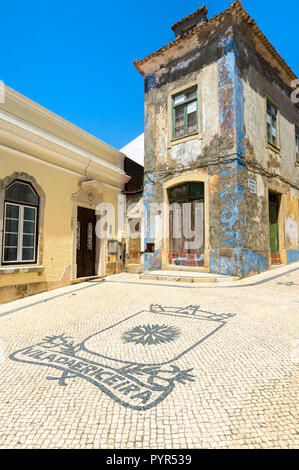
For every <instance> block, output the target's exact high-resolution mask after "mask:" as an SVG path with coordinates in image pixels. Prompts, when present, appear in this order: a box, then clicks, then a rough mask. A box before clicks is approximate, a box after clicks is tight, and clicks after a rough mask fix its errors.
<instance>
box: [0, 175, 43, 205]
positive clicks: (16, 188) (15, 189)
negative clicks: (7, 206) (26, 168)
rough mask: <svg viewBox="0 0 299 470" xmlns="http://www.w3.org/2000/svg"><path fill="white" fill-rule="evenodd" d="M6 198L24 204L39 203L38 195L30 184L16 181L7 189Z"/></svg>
mask: <svg viewBox="0 0 299 470" xmlns="http://www.w3.org/2000/svg"><path fill="white" fill-rule="evenodd" d="M5 199H7V200H9V201H14V202H22V203H24V204H32V205H35V206H37V205H38V196H37V194H36V193H35V191H34V190H33V189H32V187H31V186H30V185H29V184H26V183H22V182H20V181H16V182H15V183H13V184H11V185H10V186H9V187H8V188H7V190H6V191H5Z"/></svg>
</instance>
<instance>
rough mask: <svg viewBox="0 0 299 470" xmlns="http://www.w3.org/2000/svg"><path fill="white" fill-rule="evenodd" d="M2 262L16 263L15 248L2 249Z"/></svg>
mask: <svg viewBox="0 0 299 470" xmlns="http://www.w3.org/2000/svg"><path fill="white" fill-rule="evenodd" d="M4 261H17V248H4Z"/></svg>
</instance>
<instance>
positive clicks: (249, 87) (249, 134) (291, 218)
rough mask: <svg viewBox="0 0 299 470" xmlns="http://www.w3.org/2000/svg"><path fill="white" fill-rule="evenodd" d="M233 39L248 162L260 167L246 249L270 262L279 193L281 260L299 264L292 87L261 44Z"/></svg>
mask: <svg viewBox="0 0 299 470" xmlns="http://www.w3.org/2000/svg"><path fill="white" fill-rule="evenodd" d="M235 37H236V42H237V44H238V48H239V50H242V54H240V57H239V61H238V67H239V70H240V73H242V77H243V83H244V103H245V109H244V111H245V131H246V134H245V148H246V150H245V152H246V159H247V160H248V161H249V162H250V163H251V164H252V166H257V167H258V168H256V169H255V170H253V171H252V172H250V173H249V177H250V178H252V179H255V180H256V181H257V194H256V195H251V194H250V193H249V192H248V194H247V207H248V210H247V222H246V225H247V230H248V239H247V242H248V247H249V248H251V249H252V247H253V246H256V245H257V244H258V245H259V246H258V251H260V252H263V251H264V252H265V253H267V256H268V259H270V243H269V212H268V210H269V209H268V193H269V190H270V191H274V192H277V193H280V194H281V195H282V197H281V203H280V217H279V218H280V220H279V239H280V255H281V259H282V261H283V262H285V263H289V262H292V261H294V260H298V259H299V236H298V233H299V214H298V200H299V190H298V189H297V188H299V166H298V165H296V155H295V153H296V152H295V127H294V123H297V124H299V107H298V106H295V105H294V104H293V103H292V102H291V100H290V93H291V88H290V87H288V86H287V85H286V84H285V83H284V82H282V80H281V78H280V76H279V75H278V73H277V71H276V70H275V68H274V64H270V63H267V62H266V61H265V60H264V58H263V57H262V56H261V49H260V47H259V45H256V48H254V47H253V45H252V44H251V43H249V42H248V38H246V32H245V31H240V30H238V31H237V32H236V35H235ZM267 99H269V100H270V101H272V102H273V104H275V105H276V107H277V108H278V110H279V111H278V127H279V150H275V149H273V148H272V147H271V146H270V145H269V144H268V142H267V125H266V101H267ZM260 167H262V168H263V169H265V170H266V171H267V174H264V173H263V171H262V170H261V169H260ZM292 184H293V185H294V186H292ZM296 186H297V187H296ZM256 233H258V234H259V236H258V237H256V236H254V234H256Z"/></svg>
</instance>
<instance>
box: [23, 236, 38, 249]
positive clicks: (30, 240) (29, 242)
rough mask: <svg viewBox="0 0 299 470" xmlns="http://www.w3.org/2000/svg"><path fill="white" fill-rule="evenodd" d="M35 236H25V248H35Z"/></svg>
mask: <svg viewBox="0 0 299 470" xmlns="http://www.w3.org/2000/svg"><path fill="white" fill-rule="evenodd" d="M34 238H35V237H34V235H23V247H25V248H34Z"/></svg>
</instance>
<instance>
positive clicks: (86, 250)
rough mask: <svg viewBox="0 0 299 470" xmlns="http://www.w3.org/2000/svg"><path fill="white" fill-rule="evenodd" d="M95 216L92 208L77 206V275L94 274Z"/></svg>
mask: <svg viewBox="0 0 299 470" xmlns="http://www.w3.org/2000/svg"><path fill="white" fill-rule="evenodd" d="M95 226H96V216H95V211H94V210H92V209H85V208H84V207H78V217H77V277H87V276H94V275H95V256H96V246H95V245H96V236H95Z"/></svg>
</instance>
